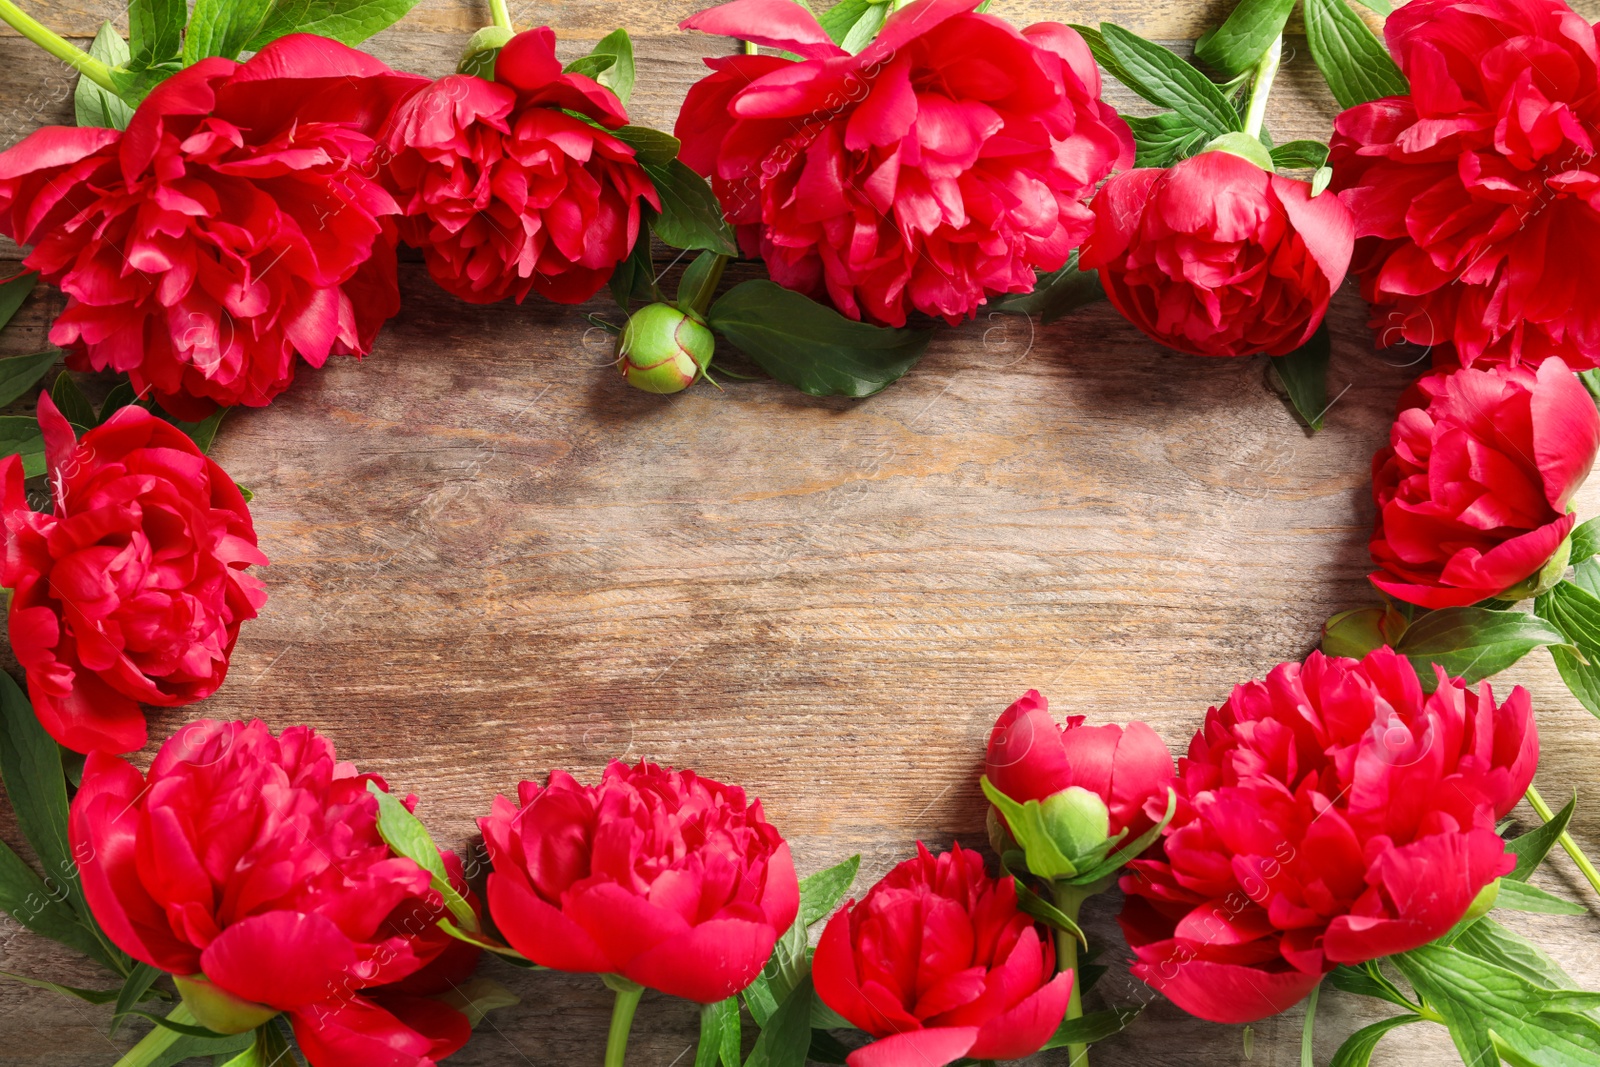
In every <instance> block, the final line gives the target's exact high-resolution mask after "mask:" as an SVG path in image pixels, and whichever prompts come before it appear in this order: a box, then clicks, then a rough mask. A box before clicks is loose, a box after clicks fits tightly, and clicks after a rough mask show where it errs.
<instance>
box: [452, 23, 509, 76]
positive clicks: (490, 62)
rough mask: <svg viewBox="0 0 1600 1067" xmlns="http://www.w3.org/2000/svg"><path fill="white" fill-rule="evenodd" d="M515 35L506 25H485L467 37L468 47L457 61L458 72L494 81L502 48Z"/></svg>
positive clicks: (462, 51)
mask: <svg viewBox="0 0 1600 1067" xmlns="http://www.w3.org/2000/svg"><path fill="white" fill-rule="evenodd" d="M513 36H514V35H513V34H512V32H511V31H510V30H508V29H506V28H505V27H504V26H485V27H484V28H483V29H481V30H479V31H477V32H476V33H474V34H473V35H472V36H471V37H469V38H467V47H465V48H463V49H462V50H461V58H460V60H458V61H457V62H456V73H457V74H470V75H472V76H473V77H475V78H482V79H483V80H484V81H490V82H492V81H494V65H495V61H496V60H498V59H499V58H500V49H501V48H503V47H504V46H505V43H506V42H507V41H509V40H511V38H512V37H513Z"/></svg>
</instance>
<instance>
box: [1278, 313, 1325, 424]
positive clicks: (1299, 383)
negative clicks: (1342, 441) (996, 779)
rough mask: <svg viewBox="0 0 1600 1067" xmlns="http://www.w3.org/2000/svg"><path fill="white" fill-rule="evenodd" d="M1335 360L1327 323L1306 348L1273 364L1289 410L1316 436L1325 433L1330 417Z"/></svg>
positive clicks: (1298, 349)
mask: <svg viewBox="0 0 1600 1067" xmlns="http://www.w3.org/2000/svg"><path fill="white" fill-rule="evenodd" d="M1332 358H1333V341H1332V339H1331V338H1330V337H1329V336H1328V324H1327V323H1326V322H1324V323H1323V324H1322V325H1320V326H1318V327H1317V331H1316V332H1315V333H1313V334H1312V335H1311V339H1310V340H1309V341H1307V342H1306V343H1305V344H1303V345H1301V346H1300V347H1299V348H1297V349H1295V350H1294V351H1293V352H1290V353H1289V354H1288V355H1287V356H1275V357H1273V360H1272V372H1273V374H1275V375H1276V376H1277V379H1278V381H1279V383H1281V384H1282V386H1283V392H1284V396H1285V398H1286V399H1287V400H1288V401H1289V407H1290V408H1291V409H1293V411H1294V413H1295V415H1296V416H1297V417H1298V418H1299V419H1300V421H1301V422H1302V423H1304V424H1305V425H1306V427H1307V428H1308V429H1310V430H1311V432H1312V433H1316V432H1317V431H1318V430H1320V429H1322V424H1323V416H1325V415H1326V414H1327V413H1328V364H1329V362H1330V361H1331V360H1332Z"/></svg>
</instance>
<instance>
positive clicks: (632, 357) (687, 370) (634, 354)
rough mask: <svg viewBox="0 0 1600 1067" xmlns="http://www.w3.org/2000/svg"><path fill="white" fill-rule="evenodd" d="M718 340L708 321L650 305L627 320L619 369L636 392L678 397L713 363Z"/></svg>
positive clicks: (619, 346)
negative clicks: (707, 323)
mask: <svg viewBox="0 0 1600 1067" xmlns="http://www.w3.org/2000/svg"><path fill="white" fill-rule="evenodd" d="M715 348H716V338H715V336H713V335H712V333H711V329H710V328H709V327H708V326H706V324H705V320H704V319H702V318H701V317H700V316H699V315H696V314H694V313H693V312H685V311H682V310H681V309H679V308H676V307H674V306H672V305H671V304H651V305H650V306H648V307H644V308H640V309H639V310H638V311H636V312H634V313H633V315H632V316H631V317H630V318H629V319H628V325H627V327H626V328H625V329H624V330H623V331H622V335H621V336H620V337H618V338H617V366H618V367H619V368H621V370H622V376H623V377H624V378H626V379H627V380H628V384H629V385H631V386H633V387H634V388H635V389H642V390H644V391H645V392H647V393H678V392H682V391H683V390H685V389H687V388H688V387H689V386H690V385H692V384H694V380H695V379H696V378H698V377H699V376H700V374H701V372H703V371H704V370H705V369H706V366H707V365H708V364H709V363H710V362H711V353H712V352H713V351H714V349H715Z"/></svg>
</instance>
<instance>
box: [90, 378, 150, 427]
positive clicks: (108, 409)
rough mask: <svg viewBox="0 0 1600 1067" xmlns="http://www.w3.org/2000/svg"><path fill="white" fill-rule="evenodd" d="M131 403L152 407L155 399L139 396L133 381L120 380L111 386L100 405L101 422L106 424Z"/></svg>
mask: <svg viewBox="0 0 1600 1067" xmlns="http://www.w3.org/2000/svg"><path fill="white" fill-rule="evenodd" d="M129 404H138V405H139V406H141V407H143V408H150V407H151V406H153V404H154V401H152V400H151V399H150V398H149V397H148V396H144V397H141V396H139V394H138V393H136V392H134V389H133V385H132V384H131V383H129V382H126V381H123V382H118V383H117V384H116V385H113V386H112V387H111V392H109V393H107V394H106V398H105V401H104V402H103V403H102V404H101V405H100V423H101V424H102V425H104V423H105V421H106V420H107V419H109V418H110V417H111V416H113V415H115V414H116V413H117V412H119V411H121V410H122V409H123V408H125V407H127V406H128V405H129Z"/></svg>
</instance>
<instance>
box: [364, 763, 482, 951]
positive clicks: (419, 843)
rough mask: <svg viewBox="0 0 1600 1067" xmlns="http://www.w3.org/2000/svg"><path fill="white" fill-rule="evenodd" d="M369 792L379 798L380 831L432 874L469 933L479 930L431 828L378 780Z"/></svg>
mask: <svg viewBox="0 0 1600 1067" xmlns="http://www.w3.org/2000/svg"><path fill="white" fill-rule="evenodd" d="M367 792H369V793H371V794H372V795H373V796H374V797H376V798H377V799H378V834H379V836H380V837H382V838H383V840H384V841H385V842H386V843H387V844H388V846H389V847H390V848H391V849H393V850H394V853H395V855H397V856H404V857H405V858H406V859H408V860H410V861H411V862H413V863H415V864H416V865H417V866H419V867H421V868H422V869H423V870H425V871H427V872H428V873H429V874H430V875H432V879H433V880H432V885H431V888H432V889H433V890H434V892H436V893H438V894H439V895H440V896H442V897H443V898H444V906H445V907H446V908H447V909H448V910H449V912H450V915H451V917H452V918H454V919H455V921H456V922H457V923H459V924H460V925H461V926H462V927H463V928H464V929H465V930H466V931H467V932H468V933H473V934H475V933H477V932H478V929H479V926H478V916H477V913H476V912H474V911H473V910H472V905H471V904H469V903H467V901H466V898H465V897H463V896H462V895H461V894H460V892H458V891H457V890H456V888H455V887H454V886H452V885H451V884H450V876H449V874H448V873H447V872H446V871H445V867H444V860H442V859H440V858H439V848H438V846H437V845H435V844H434V843H433V838H432V837H431V836H429V834H428V831H427V828H426V827H424V826H423V825H422V820H420V819H418V818H417V817H416V816H415V815H413V814H411V812H409V811H407V810H406V806H405V805H404V804H402V803H400V801H399V800H398V799H397V798H396V797H395V796H393V795H392V794H390V793H388V792H385V791H384V790H382V789H380V788H378V783H376V782H370V781H369V782H368V783H367Z"/></svg>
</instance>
